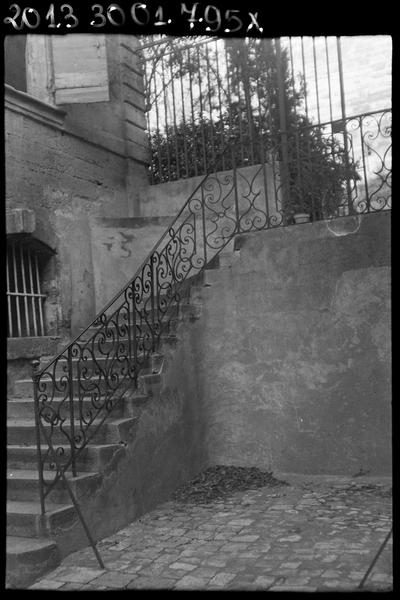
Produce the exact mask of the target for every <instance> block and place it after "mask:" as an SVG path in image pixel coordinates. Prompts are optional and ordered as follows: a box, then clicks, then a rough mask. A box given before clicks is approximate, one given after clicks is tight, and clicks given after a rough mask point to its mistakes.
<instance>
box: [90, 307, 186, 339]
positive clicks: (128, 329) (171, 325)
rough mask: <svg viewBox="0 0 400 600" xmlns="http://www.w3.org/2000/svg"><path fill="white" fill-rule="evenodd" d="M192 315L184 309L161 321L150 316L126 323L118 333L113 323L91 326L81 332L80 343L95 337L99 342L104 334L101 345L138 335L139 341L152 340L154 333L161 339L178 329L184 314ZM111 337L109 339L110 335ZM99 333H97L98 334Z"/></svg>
mask: <svg viewBox="0 0 400 600" xmlns="http://www.w3.org/2000/svg"><path fill="white" fill-rule="evenodd" d="M193 311H194V309H192V312H193ZM188 314H189V315H190V311H189V310H186V311H183V312H182V314H181V316H173V317H172V318H165V319H163V320H161V321H159V320H158V319H157V318H156V319H155V322H154V323H153V321H152V319H151V318H150V317H148V318H147V320H146V319H143V320H142V321H140V322H139V321H137V322H136V325H134V324H133V323H131V324H129V325H126V326H125V327H123V328H121V329H120V332H119V333H118V335H117V333H116V327H115V326H113V325H109V326H107V327H106V328H103V327H102V326H100V327H94V326H91V327H89V328H88V329H87V330H85V331H83V332H82V334H81V337H80V338H79V341H80V343H81V342H86V341H89V340H91V339H92V338H93V337H94V339H95V340H96V343H97V344H99V342H98V341H97V340H99V339H100V338H102V337H103V335H104V338H105V339H104V342H100V343H101V346H102V347H103V344H105V343H106V342H107V341H109V340H110V341H111V342H112V343H115V340H117V341H123V340H127V339H128V338H129V337H130V338H131V339H133V338H134V336H136V339H137V340H138V342H139V341H140V340H142V339H144V340H145V341H147V340H149V339H150V340H152V337H153V333H154V335H155V336H156V335H157V334H158V333H159V334H160V335H161V339H162V337H163V335H166V334H168V333H173V332H174V331H176V329H177V327H178V325H179V323H180V322H181V320H182V318H181V317H182V315H188ZM107 333H108V336H109V339H108V336H107ZM96 334H97V335H96Z"/></svg>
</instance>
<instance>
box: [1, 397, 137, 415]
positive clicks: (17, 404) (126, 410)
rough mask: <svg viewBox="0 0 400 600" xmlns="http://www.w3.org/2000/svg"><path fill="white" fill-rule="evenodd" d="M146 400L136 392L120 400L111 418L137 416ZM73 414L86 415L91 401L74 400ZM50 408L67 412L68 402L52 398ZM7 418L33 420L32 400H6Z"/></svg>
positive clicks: (87, 399)
mask: <svg viewBox="0 0 400 600" xmlns="http://www.w3.org/2000/svg"><path fill="white" fill-rule="evenodd" d="M147 400H148V396H144V395H143V394H140V393H139V392H136V393H135V394H134V395H133V396H132V397H130V398H122V399H120V400H119V401H118V402H117V403H116V404H115V407H114V408H113V410H112V413H111V415H112V417H113V418H117V417H120V418H122V417H123V416H124V415H125V416H130V417H132V416H135V415H136V414H137V408H138V407H140V406H142V405H143V404H144V403H145V402H146V401H147ZM73 403H74V414H75V415H78V414H79V411H80V410H81V411H82V413H83V414H88V411H89V410H90V409H93V404H92V400H91V399H90V398H82V399H81V400H79V398H74V400H73ZM51 406H52V407H53V408H54V409H55V410H57V411H58V410H59V409H60V407H61V406H63V407H65V408H64V410H65V411H68V410H69V400H68V399H64V398H61V397H54V398H53V399H52V401H51ZM7 418H8V419H12V420H15V419H23V420H26V419H28V420H29V419H33V418H34V401H33V399H32V398H8V400H7Z"/></svg>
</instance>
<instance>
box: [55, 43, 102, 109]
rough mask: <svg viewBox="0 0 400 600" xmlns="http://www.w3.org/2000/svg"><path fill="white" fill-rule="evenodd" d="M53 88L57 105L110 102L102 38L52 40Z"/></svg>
mask: <svg viewBox="0 0 400 600" xmlns="http://www.w3.org/2000/svg"><path fill="white" fill-rule="evenodd" d="M51 42H52V43H51V52H52V62H53V74H54V80H53V88H54V98H55V103H56V104H72V103H78V102H80V103H86V102H105V101H108V100H109V99H110V95H109V86H108V83H109V81H108V70H107V54H106V40H105V36H104V35H97V34H96V35H93V34H80V33H79V34H69V35H65V36H52V38H51Z"/></svg>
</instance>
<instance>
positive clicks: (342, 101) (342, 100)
mask: <svg viewBox="0 0 400 600" xmlns="http://www.w3.org/2000/svg"><path fill="white" fill-rule="evenodd" d="M336 49H337V56H338V67H339V83H340V105H341V109H342V122H343V142H344V152H345V158H344V159H345V163H346V171H347V173H346V191H347V203H348V208H349V213H350V214H352V213H353V207H352V202H351V189H350V182H349V170H350V165H349V145H348V138H347V127H346V104H345V94H344V81H343V62H342V47H341V42H340V37H339V36H337V37H336Z"/></svg>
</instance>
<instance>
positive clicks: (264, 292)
mask: <svg viewBox="0 0 400 600" xmlns="http://www.w3.org/2000/svg"><path fill="white" fill-rule="evenodd" d="M389 219H390V215H389V214H381V215H371V216H365V217H362V218H361V219H360V220H359V222H358V224H357V222H356V221H355V220H353V219H352V218H346V219H344V220H343V221H341V222H338V223H339V224H338V223H336V224H333V225H332V228H336V233H338V231H339V229H338V228H341V230H342V232H345V233H346V232H347V235H339V236H338V235H335V234H333V233H332V232H331V231H329V229H328V228H327V226H326V225H325V224H324V223H314V224H307V225H302V226H294V227H289V228H285V229H279V230H275V231H267V232H260V233H256V234H251V235H249V236H243V237H242V241H241V243H242V248H241V250H240V258H239V259H238V260H237V261H236V262H235V263H234V265H233V266H232V268H231V269H227V270H219V271H215V272H211V278H210V276H209V277H208V281H209V283H210V284H211V285H210V286H209V287H206V288H204V294H205V298H206V299H205V304H204V308H203V311H204V313H203V319H202V321H201V323H200V324H199V325H197V328H198V330H197V336H198V341H197V346H198V349H197V365H198V369H199V380H200V381H201V382H202V384H201V394H202V398H203V402H204V406H205V415H206V419H207V424H208V425H207V427H208V433H207V447H208V448H209V449H210V452H211V456H210V461H211V462H213V463H223V464H239V465H257V466H259V467H263V468H267V469H274V470H281V471H292V472H302V473H330V474H335V473H348V474H354V473H356V472H357V471H358V470H359V469H361V468H362V469H363V470H365V471H370V472H371V474H372V473H376V474H383V473H389V472H390V468H391V467H390V458H391V439H390V411H391V405H390V313H389V302H390V288H389V237H390V230H389ZM352 230H354V233H349V232H350V231H352Z"/></svg>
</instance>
